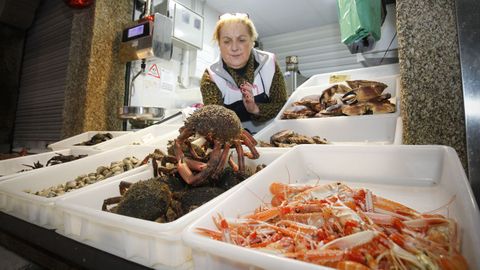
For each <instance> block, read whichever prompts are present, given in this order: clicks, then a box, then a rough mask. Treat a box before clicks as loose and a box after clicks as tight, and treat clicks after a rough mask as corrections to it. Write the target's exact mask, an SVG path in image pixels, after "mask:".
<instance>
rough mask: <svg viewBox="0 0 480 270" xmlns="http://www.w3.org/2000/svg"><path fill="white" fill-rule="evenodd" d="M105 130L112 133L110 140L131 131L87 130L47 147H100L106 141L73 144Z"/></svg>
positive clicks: (57, 148)
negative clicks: (93, 143) (90, 143)
mask: <svg viewBox="0 0 480 270" xmlns="http://www.w3.org/2000/svg"><path fill="white" fill-rule="evenodd" d="M107 132H108V133H110V134H112V137H113V138H112V139H110V140H113V139H115V138H117V137H120V136H123V135H126V134H130V133H132V132H133V131H87V132H84V133H81V134H78V135H75V136H72V137H69V138H66V139H64V140H61V141H58V142H55V143H52V144H49V145H48V148H49V149H51V150H53V151H57V150H61V149H66V148H70V149H75V148H79V149H100V148H98V147H101V144H103V143H105V142H108V141H105V142H101V143H98V144H95V145H75V144H77V143H82V142H85V141H88V140H90V139H91V138H92V137H93V136H94V135H95V134H97V133H107Z"/></svg>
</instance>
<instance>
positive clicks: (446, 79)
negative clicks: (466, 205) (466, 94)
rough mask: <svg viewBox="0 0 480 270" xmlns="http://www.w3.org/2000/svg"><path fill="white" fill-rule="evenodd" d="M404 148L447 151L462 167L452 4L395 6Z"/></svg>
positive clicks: (442, 0) (406, 0)
mask: <svg viewBox="0 0 480 270" xmlns="http://www.w3.org/2000/svg"><path fill="white" fill-rule="evenodd" d="M396 6H397V31H398V43H399V61H400V73H401V85H402V97H401V106H402V118H403V126H404V131H403V132H404V133H403V143H404V144H440V145H447V146H451V147H453V148H454V149H455V150H456V151H457V153H458V155H459V156H460V159H461V161H462V163H463V166H464V168H466V164H467V163H466V159H467V158H466V142H465V116H464V109H463V108H464V107H463V94H462V84H461V73H460V60H459V51H458V41H457V28H456V27H457V26H456V17H455V1H454V0H437V1H432V0H428V1H417V0H401V1H397V4H396Z"/></svg>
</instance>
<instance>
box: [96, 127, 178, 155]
mask: <svg viewBox="0 0 480 270" xmlns="http://www.w3.org/2000/svg"><path fill="white" fill-rule="evenodd" d="M181 126H182V125H180V124H159V125H152V126H149V127H146V128H143V129H140V130H138V131H135V132H132V133H129V134H127V135H124V136H121V137H118V138H114V139H112V140H108V141H106V142H104V143H101V144H99V145H98V146H97V147H96V148H97V149H100V150H106V149H113V148H115V147H120V146H124V145H152V143H154V142H156V141H157V140H161V138H163V137H165V136H168V135H169V134H171V133H172V132H173V131H177V130H178V129H179V128H180V127H181Z"/></svg>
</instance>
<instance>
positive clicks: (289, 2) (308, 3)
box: [206, 0, 338, 37]
mask: <svg viewBox="0 0 480 270" xmlns="http://www.w3.org/2000/svg"><path fill="white" fill-rule="evenodd" d="M206 4H207V5H208V6H209V7H211V8H212V9H214V10H217V11H218V12H219V13H221V14H222V13H226V12H232V13H234V12H243V13H248V14H249V16H250V18H251V19H252V20H253V22H254V23H255V26H256V28H257V31H258V33H259V35H260V37H268V36H272V35H278V34H283V33H289V32H294V31H299V30H304V29H308V28H312V27H318V26H323V25H327V24H332V23H336V22H338V14H337V1H335V0H206Z"/></svg>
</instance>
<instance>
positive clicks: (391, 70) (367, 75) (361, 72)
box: [297, 64, 400, 90]
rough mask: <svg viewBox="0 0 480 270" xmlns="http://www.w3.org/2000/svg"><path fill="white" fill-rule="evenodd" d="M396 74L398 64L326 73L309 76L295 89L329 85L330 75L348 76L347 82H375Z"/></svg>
mask: <svg viewBox="0 0 480 270" xmlns="http://www.w3.org/2000/svg"><path fill="white" fill-rule="evenodd" d="M398 74H400V66H399V64H389V65H380V66H375V67H367V68H357V69H349V70H341V71H335V72H328V73H322V74H317V75H313V76H311V77H310V78H309V79H308V80H306V81H305V82H304V83H302V84H301V85H300V86H299V87H298V88H297V90H298V89H302V88H304V87H311V86H318V85H325V84H329V83H330V77H331V76H332V75H346V76H348V80H375V78H378V77H386V76H392V75H398Z"/></svg>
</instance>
